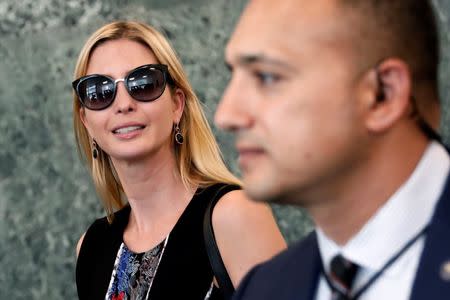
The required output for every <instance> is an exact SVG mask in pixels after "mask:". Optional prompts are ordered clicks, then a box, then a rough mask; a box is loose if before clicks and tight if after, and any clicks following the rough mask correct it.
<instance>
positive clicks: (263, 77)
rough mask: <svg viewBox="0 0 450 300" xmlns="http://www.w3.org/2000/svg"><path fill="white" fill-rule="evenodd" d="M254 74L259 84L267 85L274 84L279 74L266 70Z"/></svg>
mask: <svg viewBox="0 0 450 300" xmlns="http://www.w3.org/2000/svg"><path fill="white" fill-rule="evenodd" d="M255 76H256V78H257V79H258V81H259V82H260V83H261V84H264V85H269V84H274V83H276V82H277V81H278V80H280V76H279V75H276V74H274V73H267V72H255Z"/></svg>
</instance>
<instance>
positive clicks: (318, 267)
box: [215, 0, 450, 300]
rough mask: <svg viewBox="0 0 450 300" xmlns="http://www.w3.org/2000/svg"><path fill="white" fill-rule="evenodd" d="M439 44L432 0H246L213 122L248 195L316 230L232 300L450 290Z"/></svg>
mask: <svg viewBox="0 0 450 300" xmlns="http://www.w3.org/2000/svg"><path fill="white" fill-rule="evenodd" d="M438 49H439V45H438V38H437V29H436V24H435V20H434V17H433V12H432V8H431V5H430V3H429V2H428V1H424V0H396V1H392V0H378V1H376V0H354V1H349V0H334V1H330V0H315V1H309V0H285V1H270V0H253V1H249V4H248V6H247V8H246V9H245V11H244V13H243V15H242V17H241V19H240V21H239V23H238V25H237V28H236V30H235V32H234V33H233V35H232V37H231V39H230V41H229V44H228V46H227V50H226V60H227V63H228V64H229V66H230V68H231V70H232V78H231V81H230V83H229V86H228V87H227V89H226V91H225V93H224V96H223V99H222V101H221V103H220V104H219V107H218V110H217V113H216V117H215V118H216V124H217V125H218V126H219V127H221V128H224V129H226V130H229V131H232V132H234V133H235V134H236V147H237V150H238V153H239V165H240V168H241V170H242V175H243V180H244V187H245V189H246V192H247V193H248V195H249V196H250V197H252V198H254V199H255V200H258V201H266V202H272V203H275V202H276V203H285V204H295V205H298V206H301V207H304V208H305V209H306V210H307V211H308V213H309V214H310V216H311V217H312V219H313V221H314V223H315V226H316V230H315V231H314V232H313V233H311V234H310V235H309V236H308V237H306V239H305V240H303V241H301V242H299V243H297V244H295V245H293V246H292V247H290V248H289V250H287V251H286V252H283V253H282V254H281V255H278V256H277V257H275V258H274V259H272V260H270V261H269V262H267V263H265V264H262V265H260V266H259V267H256V268H255V269H253V270H252V271H251V272H250V273H249V274H248V276H247V277H246V279H245V280H244V282H243V283H242V284H241V286H240V288H239V290H238V291H237V294H236V296H235V299H280V300H281V299H396V300H397V299H450V239H449V236H450V183H448V182H447V181H448V173H449V169H450V159H449V154H448V152H447V151H446V149H445V147H444V146H443V145H442V144H441V143H440V142H439V138H438V136H437V135H436V134H435V133H434V129H435V128H436V127H437V126H438V124H439V115H440V108H439V100H438V88H437V67H438V62H439V50H438Z"/></svg>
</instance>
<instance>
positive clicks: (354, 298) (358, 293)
mask: <svg viewBox="0 0 450 300" xmlns="http://www.w3.org/2000/svg"><path fill="white" fill-rule="evenodd" d="M429 227H430V224H427V225H426V226H425V227H423V228H422V230H420V231H419V232H418V233H417V234H416V235H415V236H413V237H412V238H411V239H410V240H409V241H408V242H407V243H406V244H405V245H404V246H403V247H402V248H401V249H400V250H399V251H398V252H397V253H396V254H395V255H394V256H392V257H391V258H390V259H389V260H388V261H387V262H386V263H385V264H384V266H383V267H382V268H381V269H380V270H379V271H378V272H376V273H375V274H374V275H373V276H372V277H371V278H370V279H369V280H368V281H367V282H366V283H365V284H364V285H363V286H362V287H361V288H360V289H359V290H357V291H356V292H355V293H354V294H353V295H352V296H351V297H350V298H349V299H351V300H357V299H358V298H359V297H360V296H361V295H362V294H363V293H364V292H365V291H367V290H368V289H369V287H370V286H371V285H372V284H373V283H374V282H375V281H376V280H377V279H378V278H379V277H380V276H381V275H382V274H383V272H384V271H386V270H387V269H388V268H389V267H390V266H391V265H392V264H393V263H394V262H395V261H396V260H397V259H398V258H400V257H401V256H402V255H403V254H404V253H405V252H406V251H407V250H408V249H409V248H411V246H412V245H414V244H415V243H416V242H417V240H418V239H419V238H420V237H422V236H423V235H425V233H426V232H427V230H428V228H429ZM321 265H322V275H323V276H324V277H325V280H326V282H327V283H328V286H329V287H330V289H331V290H332V291H337V292H340V291H339V289H338V288H336V287H335V285H334V284H333V283H332V282H331V279H330V278H329V277H328V275H327V274H326V272H325V269H324V267H323V263H322V264H321Z"/></svg>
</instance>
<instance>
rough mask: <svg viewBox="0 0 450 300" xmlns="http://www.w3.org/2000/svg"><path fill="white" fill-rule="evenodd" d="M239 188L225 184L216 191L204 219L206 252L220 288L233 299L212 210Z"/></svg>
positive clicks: (231, 285) (227, 296)
mask: <svg viewBox="0 0 450 300" xmlns="http://www.w3.org/2000/svg"><path fill="white" fill-rule="evenodd" d="M236 189H239V186H236V185H223V186H221V187H220V188H219V189H218V190H217V192H216V193H215V195H214V197H213V199H212V200H211V202H210V203H209V205H208V208H207V209H206V212H205V216H204V219H203V237H204V239H205V246H206V252H207V254H208V258H209V262H210V264H211V267H212V269H213V272H214V276H215V278H216V280H217V283H218V284H219V289H220V291H221V292H222V294H223V296H224V297H225V299H231V297H232V296H233V293H234V286H233V283H232V282H231V279H230V276H229V275H228V272H227V269H226V268H225V264H224V263H223V260H222V257H221V256H220V252H219V248H218V246H217V243H216V238H215V236H214V229H213V227H212V212H213V209H214V206H215V205H216V204H217V202H218V201H219V199H220V198H221V197H222V196H223V195H225V194H226V193H228V192H230V191H232V190H236Z"/></svg>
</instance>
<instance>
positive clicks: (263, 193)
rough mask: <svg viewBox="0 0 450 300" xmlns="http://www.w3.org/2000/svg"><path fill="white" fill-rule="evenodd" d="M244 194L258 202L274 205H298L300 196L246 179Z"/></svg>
mask: <svg viewBox="0 0 450 300" xmlns="http://www.w3.org/2000/svg"><path fill="white" fill-rule="evenodd" d="M244 192H245V193H246V195H247V196H248V197H249V198H250V199H252V200H253V201H256V202H267V203H274V204H288V205H298V204H299V203H297V202H298V196H297V195H293V194H291V193H287V192H286V191H285V190H283V189H281V188H277V187H275V186H270V185H268V184H264V183H260V184H255V183H250V182H246V181H245V179H244Z"/></svg>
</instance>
